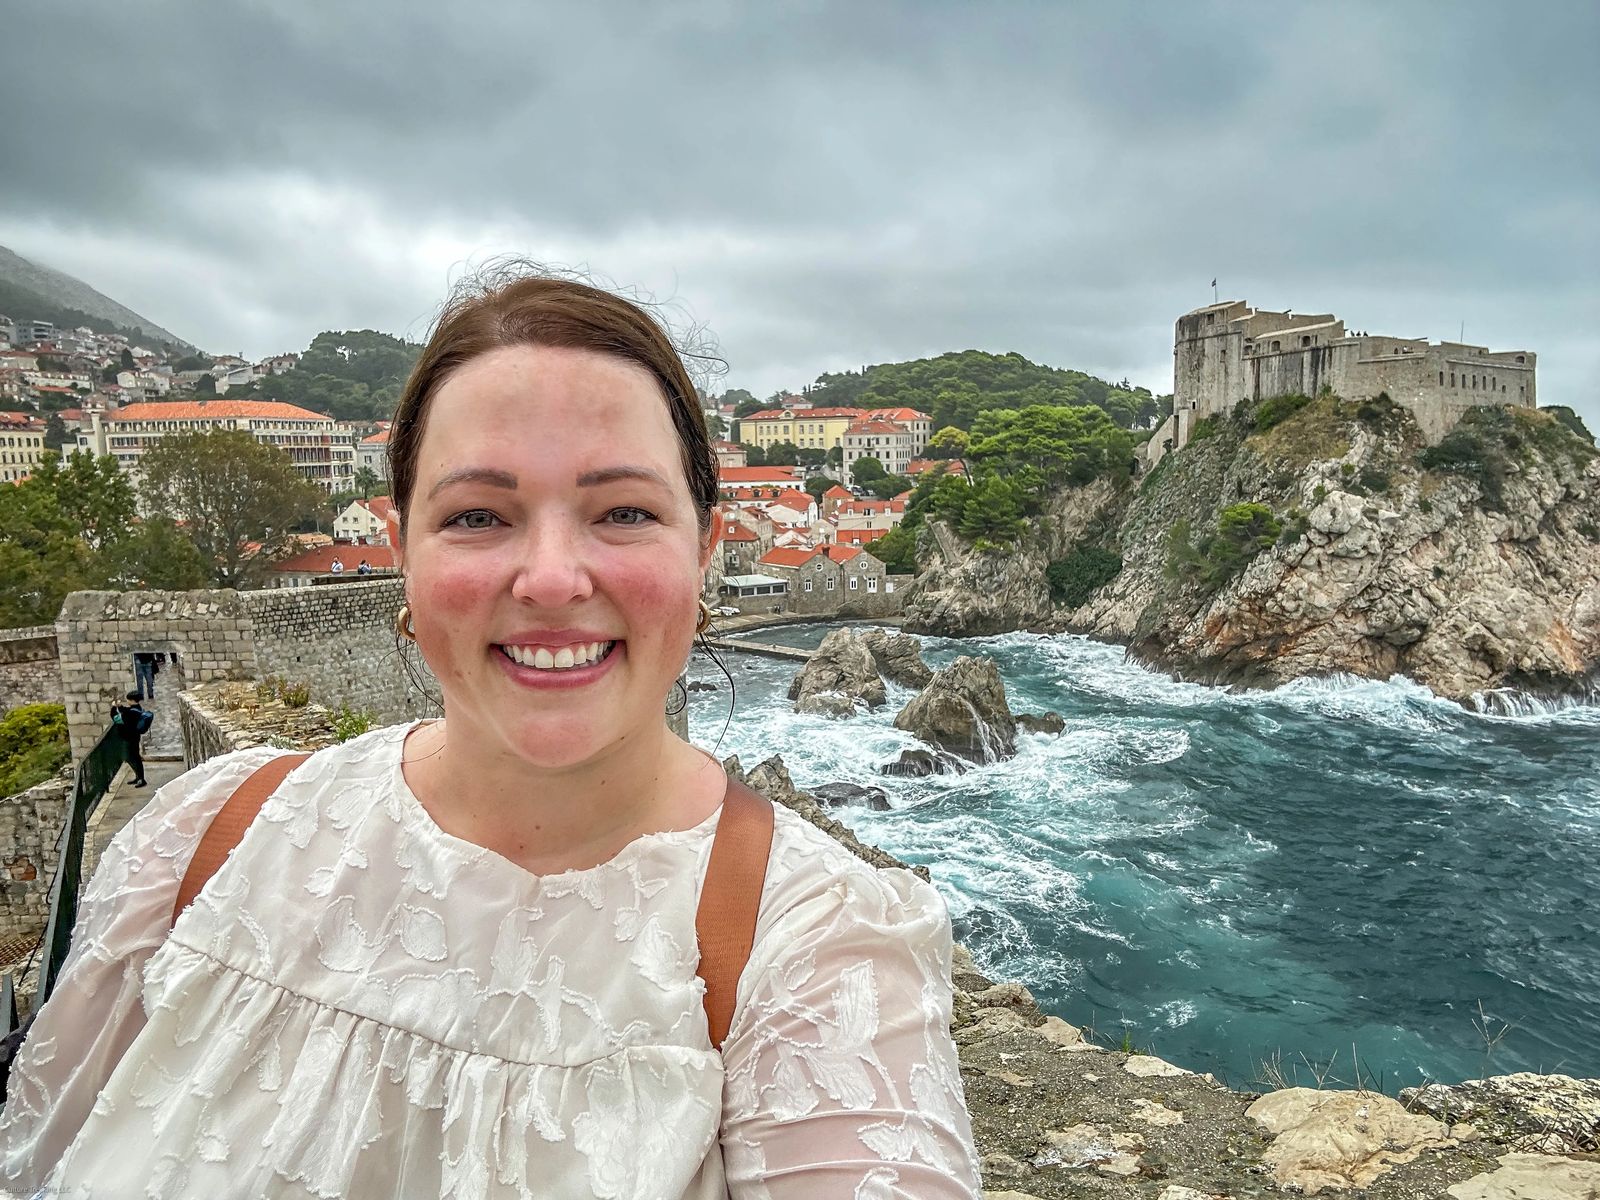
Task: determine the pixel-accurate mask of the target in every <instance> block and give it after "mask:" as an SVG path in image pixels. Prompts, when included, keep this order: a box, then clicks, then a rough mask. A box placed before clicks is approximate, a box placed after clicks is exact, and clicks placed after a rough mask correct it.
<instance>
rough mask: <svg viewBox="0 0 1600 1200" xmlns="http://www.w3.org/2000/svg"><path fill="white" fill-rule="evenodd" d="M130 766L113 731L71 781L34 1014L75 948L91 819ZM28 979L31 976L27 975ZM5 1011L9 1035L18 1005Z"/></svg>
mask: <svg viewBox="0 0 1600 1200" xmlns="http://www.w3.org/2000/svg"><path fill="white" fill-rule="evenodd" d="M127 760H128V754H127V743H126V742H125V741H124V740H123V738H122V737H121V735H120V734H118V733H117V731H116V729H115V728H114V727H107V729H106V731H105V733H103V734H101V735H100V740H99V741H98V742H96V743H95V745H94V749H92V750H90V751H89V753H88V754H86V755H84V758H83V761H82V762H81V763H79V764H78V770H77V772H76V774H75V775H74V777H73V781H72V803H71V805H70V807H69V808H68V810H67V819H66V820H65V821H64V822H63V823H62V826H61V833H60V834H59V836H57V838H56V873H55V878H54V879H53V880H52V881H51V884H50V916H49V918H48V919H47V920H46V921H45V927H44V934H43V936H42V937H41V938H40V939H39V946H38V948H37V949H36V950H35V951H34V954H35V955H38V954H43V955H44V959H43V961H42V963H41V964H40V967H39V987H38V990H37V991H36V993H35V996H34V1002H33V1009H34V1011H35V1012H37V1011H38V1010H39V1007H40V1006H41V1005H42V1004H43V1003H44V1002H45V1001H46V1000H48V999H49V998H50V993H51V992H53V991H54V990H55V986H56V979H57V977H58V976H59V975H60V974H61V968H62V965H63V964H64V963H65V962H66V961H67V952H68V951H69V950H71V948H72V928H73V926H74V925H76V924H77V923H78V891H79V888H80V886H81V885H82V882H83V846H84V841H85V839H86V837H87V835H88V831H89V818H90V817H92V816H93V815H94V810H95V809H96V808H98V807H99V805H100V801H101V800H102V799H104V798H105V794H106V792H107V791H108V790H109V789H110V787H111V781H112V780H113V779H115V778H116V776H117V771H118V769H119V768H121V766H122V764H123V763H125V762H126V761H127ZM24 973H26V972H24ZM12 986H13V985H12V980H11V977H10V976H9V975H7V976H6V979H5V982H4V988H3V990H4V992H5V993H6V994H9V993H10V992H11V990H12ZM0 1007H4V1008H7V1009H9V1010H10V1011H9V1012H4V1013H0V1019H3V1020H4V1021H5V1023H6V1029H7V1031H8V1032H9V1031H10V1030H13V1029H15V1028H16V1008H15V1005H14V1004H3V1005H0Z"/></svg>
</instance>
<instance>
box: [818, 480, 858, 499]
mask: <svg viewBox="0 0 1600 1200" xmlns="http://www.w3.org/2000/svg"><path fill="white" fill-rule="evenodd" d="M822 498H823V499H824V500H853V499H855V493H853V492H852V491H851V490H850V489H849V488H847V487H845V486H844V485H843V484H838V483H836V484H834V485H833V486H832V487H831V488H829V489H828V490H827V491H825V492H823V493H822Z"/></svg>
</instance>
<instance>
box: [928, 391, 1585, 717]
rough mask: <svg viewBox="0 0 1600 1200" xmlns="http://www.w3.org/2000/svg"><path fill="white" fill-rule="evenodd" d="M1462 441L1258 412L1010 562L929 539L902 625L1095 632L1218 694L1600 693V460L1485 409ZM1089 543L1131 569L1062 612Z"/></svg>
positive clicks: (935, 629)
mask: <svg viewBox="0 0 1600 1200" xmlns="http://www.w3.org/2000/svg"><path fill="white" fill-rule="evenodd" d="M1457 432H1458V434H1459V435H1460V436H1459V437H1458V438H1457V439H1456V441H1454V442H1451V443H1448V444H1447V445H1446V446H1445V447H1440V448H1435V449H1433V450H1431V451H1430V450H1429V449H1428V448H1426V447H1425V446H1424V443H1423V440H1422V437H1421V434H1420V431H1419V430H1418V428H1417V426H1416V423H1415V421H1414V420H1413V419H1412V418H1411V417H1410V415H1409V414H1408V413H1407V412H1406V411H1405V410H1404V409H1400V408H1398V407H1395V406H1388V405H1385V404H1384V403H1382V402H1377V401H1373V402H1366V403H1361V404H1357V403H1352V402H1346V401H1341V400H1338V399H1337V398H1335V397H1332V396H1324V397H1322V398H1319V399H1318V400H1316V401H1314V402H1312V403H1311V404H1309V405H1307V406H1306V407H1305V408H1303V409H1302V410H1300V411H1299V412H1298V413H1296V414H1295V415H1293V416H1292V417H1290V418H1289V419H1288V420H1285V421H1283V422H1281V423H1279V424H1276V425H1274V426H1271V427H1270V428H1265V429H1262V430H1257V429H1256V428H1255V427H1254V423H1253V416H1252V410H1251V409H1250V407H1249V406H1242V407H1241V408H1240V409H1239V410H1238V411H1237V412H1236V413H1235V415H1234V416H1233V417H1232V418H1228V419H1223V420H1220V421H1219V422H1217V423H1216V424H1215V425H1214V427H1213V431H1212V432H1211V434H1210V436H1208V437H1205V438H1202V439H1199V440H1196V441H1194V442H1192V443H1191V444H1190V445H1188V446H1187V447H1185V448H1184V449H1183V450H1182V451H1180V452H1178V453H1176V454H1173V455H1169V456H1168V458H1167V459H1166V460H1165V461H1164V462H1163V463H1162V464H1161V466H1160V467H1158V468H1157V469H1156V470H1155V471H1154V472H1153V473H1152V474H1151V475H1150V476H1149V477H1147V478H1145V479H1143V480H1140V481H1138V482H1137V483H1136V484H1135V483H1129V482H1124V483H1123V484H1122V485H1121V487H1120V489H1119V488H1117V487H1113V486H1112V485H1110V484H1106V483H1103V482H1102V484H1097V485H1094V486H1092V487H1089V488H1082V489H1077V490H1076V491H1075V492H1074V493H1070V494H1068V495H1067V496H1065V497H1061V498H1058V499H1057V500H1056V501H1055V502H1053V503H1052V504H1051V506H1050V507H1049V509H1048V511H1047V512H1046V513H1045V514H1044V515H1043V516H1042V517H1041V518H1040V520H1039V521H1038V523H1037V528H1036V529H1034V530H1032V531H1030V533H1029V534H1028V535H1027V537H1026V539H1025V541H1024V544H1023V545H1022V546H1020V547H1019V548H1018V549H1017V552H1016V553H1014V554H1011V555H1000V554H997V553H996V552H993V551H987V552H983V553H978V552H975V551H969V550H967V549H966V548H965V547H963V546H962V545H961V543H960V542H959V540H958V539H956V538H955V537H954V536H953V535H952V534H951V533H950V531H949V530H948V529H943V528H939V529H937V530H934V529H931V528H930V532H929V534H928V535H927V537H926V538H925V541H924V543H923V546H924V548H925V549H926V550H927V554H928V569H927V570H926V571H925V572H924V574H923V575H921V576H919V578H918V580H917V582H916V584H914V585H913V588H912V591H911V594H910V595H909V597H908V600H907V610H906V620H905V626H906V628H907V629H910V630H914V631H920V632H931V633H943V634H951V635H957V636H960V635H971V634H980V633H982V634H991V633H999V632H1003V631H1007V630H1013V629H1020V628H1030V629H1038V630H1044V631H1071V632H1081V633H1088V634H1090V635H1092V636H1094V637H1098V638H1102V639H1105V640H1108V641H1117V642H1122V643H1124V644H1126V645H1128V646H1129V649H1130V653H1131V654H1133V655H1134V656H1135V657H1137V658H1139V659H1141V660H1142V661H1145V662H1148V663H1150V664H1151V665H1153V666H1157V667H1160V668H1162V669H1165V670H1168V671H1171V672H1173V673H1174V674H1176V675H1178V676H1179V677H1181V678H1187V679H1194V680H1198V681H1203V682H1214V683H1241V684H1246V685H1255V686H1271V685H1274V684H1277V683H1281V682H1284V681H1287V680H1290V679H1294V678H1299V677H1302V676H1307V675H1327V674H1332V673H1346V672H1347V673H1352V674H1357V675H1362V676H1367V677H1370V678H1377V679H1387V678H1389V677H1390V676H1391V675H1395V674H1401V675H1406V676H1409V677H1410V678H1412V679H1415V680H1417V681H1418V682H1420V683H1422V684H1424V685H1426V686H1427V687H1429V688H1431V689H1432V690H1433V691H1435V692H1437V693H1439V694H1440V695H1443V696H1448V697H1451V698H1454V699H1457V700H1462V701H1467V702H1481V700H1477V701H1475V700H1474V698H1475V697H1481V696H1483V695H1484V694H1491V696H1492V693H1494V692H1495V690H1496V689H1515V690H1516V691H1518V692H1521V693H1531V694H1535V695H1566V696H1572V695H1578V696H1595V695H1597V694H1600V693H1597V687H1600V675H1597V671H1600V457H1597V456H1596V454H1595V452H1594V449H1593V447H1592V446H1590V445H1588V444H1587V443H1586V442H1584V441H1583V439H1581V438H1580V437H1579V436H1578V435H1576V434H1574V433H1572V432H1570V431H1569V430H1568V429H1567V428H1566V427H1565V426H1564V425H1562V424H1561V423H1560V422H1559V421H1557V420H1556V419H1555V418H1554V417H1552V416H1550V415H1549V414H1548V413H1545V412H1540V411H1533V410H1527V409H1518V410H1499V409H1482V410H1471V412H1469V414H1468V416H1467V417H1466V418H1464V419H1463V421H1462V423H1461V425H1460V426H1458V428H1457ZM1423 462H1428V463H1430V464H1431V465H1429V466H1427V467H1424V466H1423V465H1422V464H1423ZM1243 504H1259V505H1261V506H1263V508H1264V510H1266V514H1267V520H1266V521H1264V522H1263V523H1262V526H1261V530H1260V532H1261V533H1262V534H1263V535H1264V536H1262V537H1261V538H1260V541H1264V542H1265V543H1267V545H1266V547H1265V548H1264V549H1259V547H1258V544H1251V545H1250V546H1249V547H1248V548H1247V549H1246V551H1245V552H1244V553H1242V554H1235V553H1234V552H1233V551H1234V548H1233V547H1232V546H1230V545H1229V544H1227V539H1226V538H1221V537H1219V536H1218V533H1219V522H1220V521H1221V519H1222V517H1223V515H1224V514H1225V513H1226V512H1227V511H1228V510H1229V509H1230V508H1232V507H1233V506H1238V505H1243ZM1236 511H1237V510H1236ZM930 524H933V523H930ZM1090 544H1092V545H1096V546H1100V547H1105V548H1110V549H1112V550H1114V551H1115V552H1116V553H1117V554H1118V555H1119V556H1120V557H1121V560H1122V564H1123V565H1122V569H1121V571H1120V573H1119V574H1117V575H1116V576H1115V577H1114V578H1113V579H1111V580H1110V582H1108V583H1106V584H1105V585H1104V586H1102V587H1101V588H1099V589H1098V590H1097V591H1096V592H1094V593H1093V594H1092V595H1090V596H1089V597H1088V599H1087V601H1085V602H1084V603H1082V604H1081V605H1080V606H1078V607H1077V608H1071V609H1069V608H1065V607H1060V606H1056V605H1054V604H1053V603H1052V602H1051V601H1050V598H1049V584H1048V582H1047V579H1046V571H1047V569H1048V566H1049V564H1050V563H1051V562H1052V561H1056V560H1058V559H1060V558H1062V557H1063V556H1064V555H1066V554H1068V553H1070V552H1071V549H1072V548H1073V547H1074V546H1080V545H1090Z"/></svg>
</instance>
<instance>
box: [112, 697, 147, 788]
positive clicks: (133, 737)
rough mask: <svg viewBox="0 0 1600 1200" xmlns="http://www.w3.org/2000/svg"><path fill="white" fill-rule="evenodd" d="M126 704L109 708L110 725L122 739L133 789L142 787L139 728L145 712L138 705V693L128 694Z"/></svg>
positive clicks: (142, 769) (142, 768)
mask: <svg viewBox="0 0 1600 1200" xmlns="http://www.w3.org/2000/svg"><path fill="white" fill-rule="evenodd" d="M124 698H125V699H126V700H127V701H128V703H127V704H113V705H112V706H111V724H112V725H113V726H114V727H115V729H116V731H117V733H118V734H119V735H120V736H121V737H122V744H123V746H124V747H125V748H126V749H127V752H128V765H129V766H130V767H132V768H133V774H134V780H133V786H134V787H144V786H145V779H144V759H143V758H141V757H139V739H140V738H141V737H143V736H144V730H143V729H141V728H140V726H141V725H142V724H143V723H144V715H145V710H144V708H143V706H142V705H141V704H140V703H139V700H140V695H139V693H138V692H136V691H135V692H129V693H128V694H127V696H126V697H124Z"/></svg>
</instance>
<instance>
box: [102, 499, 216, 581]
mask: <svg viewBox="0 0 1600 1200" xmlns="http://www.w3.org/2000/svg"><path fill="white" fill-rule="evenodd" d="M98 568H99V573H100V575H101V578H102V580H103V582H102V583H101V584H100V586H102V587H108V588H112V589H115V590H118V591H136V590H143V589H145V588H151V589H154V590H156V591H166V592H183V591H189V590H190V589H193V588H203V587H209V586H210V584H211V571H210V570H209V569H208V567H207V566H206V560H205V559H204V558H203V557H202V556H201V554H200V549H199V547H198V546H196V545H195V544H194V543H193V542H192V541H190V540H189V539H188V538H187V537H185V536H184V534H183V531H182V530H181V529H179V528H178V527H177V525H175V524H174V523H173V522H172V520H171V519H170V518H167V517H148V518H146V519H144V520H142V521H140V522H139V523H138V524H137V525H136V526H135V527H134V529H133V530H132V532H131V533H129V534H128V536H127V537H124V538H122V539H120V540H118V541H116V542H113V543H112V544H111V545H109V546H107V547H106V549H105V552H104V553H103V554H102V555H101V556H100V559H99V562H98Z"/></svg>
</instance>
